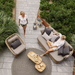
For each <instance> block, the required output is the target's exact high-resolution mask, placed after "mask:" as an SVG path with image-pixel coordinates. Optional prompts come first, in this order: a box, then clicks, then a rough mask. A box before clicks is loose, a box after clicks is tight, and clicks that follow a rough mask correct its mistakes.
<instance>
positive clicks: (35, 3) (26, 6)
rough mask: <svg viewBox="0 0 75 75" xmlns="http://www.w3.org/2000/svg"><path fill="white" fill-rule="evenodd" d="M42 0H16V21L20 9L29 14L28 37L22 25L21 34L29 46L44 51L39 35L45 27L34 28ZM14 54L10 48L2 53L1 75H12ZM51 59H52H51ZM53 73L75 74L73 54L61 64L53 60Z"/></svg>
mask: <svg viewBox="0 0 75 75" xmlns="http://www.w3.org/2000/svg"><path fill="white" fill-rule="evenodd" d="M39 5H40V0H16V22H17V24H18V16H19V13H20V11H24V12H25V13H26V15H28V19H29V23H28V25H27V29H26V37H25V38H24V36H23V29H22V27H21V26H20V27H19V28H18V30H19V35H20V36H21V38H22V39H23V41H24V42H25V43H26V47H27V48H37V49H40V50H42V51H44V50H43V49H42V47H41V46H40V45H39V44H38V41H37V37H38V35H40V34H41V33H40V30H41V29H43V28H44V26H42V27H41V28H39V27H38V28H37V30H33V23H34V22H35V19H36V17H37V12H38V9H39ZM13 59H14V55H13V54H12V53H11V52H10V51H9V49H8V48H6V49H5V51H4V52H2V53H1V54H0V75H12V74H11V64H12V62H13ZM50 60H51V59H50ZM51 62H52V75H73V65H74V58H73V57H72V56H71V57H70V58H68V59H67V60H65V61H63V62H62V63H60V64H55V63H54V62H53V61H52V60H51Z"/></svg>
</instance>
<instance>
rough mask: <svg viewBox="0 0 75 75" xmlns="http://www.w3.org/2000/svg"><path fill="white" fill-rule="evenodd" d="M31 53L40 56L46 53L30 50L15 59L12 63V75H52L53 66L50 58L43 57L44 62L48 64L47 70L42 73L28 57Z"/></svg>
mask: <svg viewBox="0 0 75 75" xmlns="http://www.w3.org/2000/svg"><path fill="white" fill-rule="evenodd" d="M29 51H33V52H35V53H36V54H38V55H41V54H43V53H44V52H43V51H41V50H38V49H35V48H29V49H27V50H26V51H24V52H23V53H21V54H20V55H18V56H17V58H14V60H13V63H12V75H51V71H52V64H51V61H50V59H49V57H48V56H47V55H46V56H43V57H42V61H43V62H44V63H45V64H46V68H45V70H44V71H43V72H42V73H40V72H39V71H37V70H36V69H35V63H34V62H32V61H31V60H29V58H28V57H27V54H28V52H29Z"/></svg>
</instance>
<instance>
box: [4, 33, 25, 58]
mask: <svg viewBox="0 0 75 75" xmlns="http://www.w3.org/2000/svg"><path fill="white" fill-rule="evenodd" d="M16 40H19V41H18V43H17V44H16V43H15V44H14V47H16V45H17V47H16V48H15V49H14V48H12V47H11V44H12V43H13V42H15V41H16ZM5 43H6V45H7V47H8V48H9V50H10V51H11V52H12V53H13V54H14V55H15V57H17V55H18V54H20V53H21V52H23V51H24V50H26V45H25V43H24V41H23V40H22V38H21V37H20V36H19V35H18V34H17V33H14V34H12V35H10V36H9V37H8V38H6V40H5ZM19 43H20V44H19Z"/></svg>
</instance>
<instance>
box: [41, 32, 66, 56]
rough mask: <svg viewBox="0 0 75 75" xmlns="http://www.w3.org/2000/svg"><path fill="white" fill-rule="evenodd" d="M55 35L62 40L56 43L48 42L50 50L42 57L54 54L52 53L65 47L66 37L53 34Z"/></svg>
mask: <svg viewBox="0 0 75 75" xmlns="http://www.w3.org/2000/svg"><path fill="white" fill-rule="evenodd" d="M53 34H54V35H56V34H58V35H59V36H60V38H59V39H58V40H57V41H56V42H54V43H53V42H51V41H47V44H48V46H49V48H50V49H49V50H48V51H46V53H44V54H42V55H41V57H42V56H44V55H46V54H48V53H50V52H52V51H55V50H58V49H59V48H60V47H61V46H63V45H64V43H65V39H66V36H65V35H62V34H61V33H53Z"/></svg>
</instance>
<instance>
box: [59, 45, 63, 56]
mask: <svg viewBox="0 0 75 75" xmlns="http://www.w3.org/2000/svg"><path fill="white" fill-rule="evenodd" d="M63 50H64V46H62V47H60V48H59V49H58V55H63Z"/></svg>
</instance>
